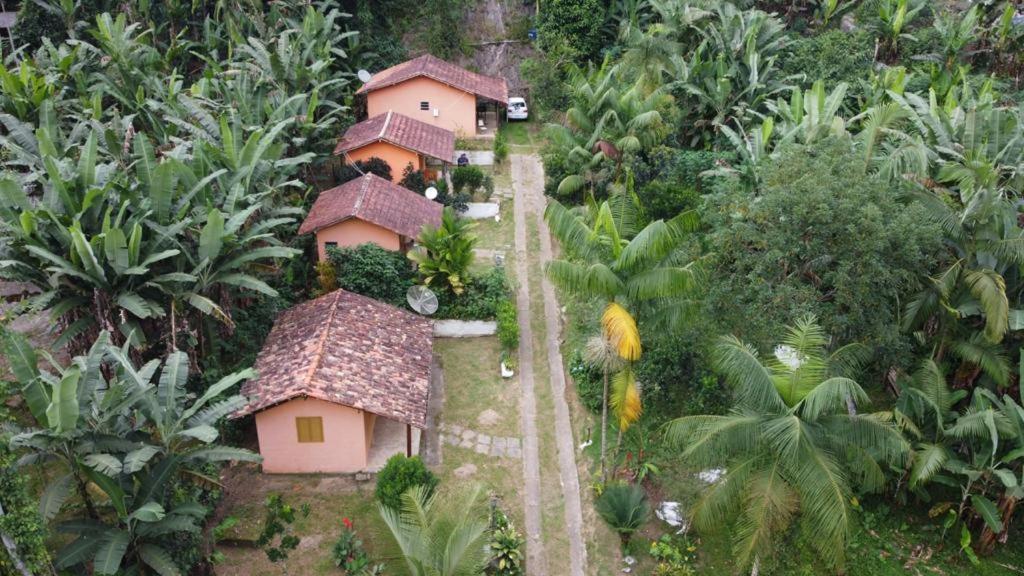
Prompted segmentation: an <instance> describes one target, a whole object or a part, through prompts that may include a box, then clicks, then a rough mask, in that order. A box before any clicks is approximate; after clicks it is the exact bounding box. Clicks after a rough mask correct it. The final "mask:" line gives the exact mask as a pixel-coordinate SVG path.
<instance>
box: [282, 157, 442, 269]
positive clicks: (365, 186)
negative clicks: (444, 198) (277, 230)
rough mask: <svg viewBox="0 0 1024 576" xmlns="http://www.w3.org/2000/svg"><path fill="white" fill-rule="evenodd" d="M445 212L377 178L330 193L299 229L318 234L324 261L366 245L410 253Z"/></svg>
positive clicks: (350, 183)
mask: <svg viewBox="0 0 1024 576" xmlns="http://www.w3.org/2000/svg"><path fill="white" fill-rule="evenodd" d="M443 209H444V207H443V206H442V205H441V204H439V203H437V202H434V201H433V200H428V199H427V198H426V197H425V196H422V195H420V194H417V193H415V192H413V191H412V190H408V189H406V188H403V187H401V186H399V185H397V184H394V183H392V182H389V181H387V180H385V179H384V178H381V177H380V176H377V175H376V174H366V175H365V176H360V177H358V178H355V179H354V180H349V181H348V182H346V183H344V184H342V185H341V186H337V187H335V188H331V189H329V190H324V191H323V192H321V193H320V196H318V197H317V199H316V202H314V203H313V207H312V208H311V209H310V210H309V214H308V215H307V216H306V219H305V220H304V221H303V222H302V225H301V226H300V227H299V234H310V233H315V234H316V247H317V253H318V254H319V257H320V260H325V259H326V258H327V248H329V247H331V246H334V247H343V246H356V245H359V244H364V243H366V242H372V243H374V244H377V245H378V246H380V247H381V248H385V249H387V250H399V251H402V252H405V251H407V250H408V249H409V248H410V247H411V246H412V244H413V242H414V241H415V239H416V238H417V237H418V236H419V234H420V231H421V230H422V229H423V227H424V226H438V225H440V223H441V212H442V210H443Z"/></svg>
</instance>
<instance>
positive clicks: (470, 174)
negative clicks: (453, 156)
mask: <svg viewBox="0 0 1024 576" xmlns="http://www.w3.org/2000/svg"><path fill="white" fill-rule="evenodd" d="M483 183H484V171H483V170H482V169H481V168H480V167H479V166H458V167H456V168H455V170H452V187H453V189H454V190H455V193H456V194H458V193H459V192H462V191H463V190H466V189H467V188H468V192H469V193H473V192H475V191H476V190H477V189H478V188H480V186H481V185H483Z"/></svg>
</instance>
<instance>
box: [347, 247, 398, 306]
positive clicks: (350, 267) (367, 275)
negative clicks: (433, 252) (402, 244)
mask: <svg viewBox="0 0 1024 576" xmlns="http://www.w3.org/2000/svg"><path fill="white" fill-rule="evenodd" d="M327 257H328V258H329V259H330V262H331V264H332V265H333V266H334V269H335V275H336V280H337V286H338V287H339V288H344V289H345V290H348V291H349V292H355V293H356V294H362V295H363V296H369V297H370V298H375V299H377V300H380V301H382V302H387V303H389V304H392V305H395V306H405V293H406V291H407V290H408V289H409V287H410V286H412V285H413V284H414V279H415V276H416V272H415V271H414V270H413V267H412V265H411V264H410V263H409V261H408V259H406V257H405V256H403V255H402V254H401V253H399V252H393V251H391V250H385V249H384V248H381V247H380V246H378V245H376V244H373V243H369V242H367V243H366V244H360V245H359V246H354V247H344V248H328V249H327Z"/></svg>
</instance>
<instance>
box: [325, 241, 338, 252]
mask: <svg viewBox="0 0 1024 576" xmlns="http://www.w3.org/2000/svg"><path fill="white" fill-rule="evenodd" d="M337 247H338V243H337V242H324V250H325V251H326V250H327V249H329V248H337Z"/></svg>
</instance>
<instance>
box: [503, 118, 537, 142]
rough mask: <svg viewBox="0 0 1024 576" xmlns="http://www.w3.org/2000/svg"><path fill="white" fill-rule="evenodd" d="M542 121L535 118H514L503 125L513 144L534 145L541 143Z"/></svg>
mask: <svg viewBox="0 0 1024 576" xmlns="http://www.w3.org/2000/svg"><path fill="white" fill-rule="evenodd" d="M540 128H541V126H540V123H539V122H537V121H535V120H513V121H511V122H506V123H505V125H504V126H502V128H501V129H502V130H503V131H504V133H505V137H506V138H508V143H509V144H511V145H512V146H534V145H536V144H538V143H539V139H540Z"/></svg>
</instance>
